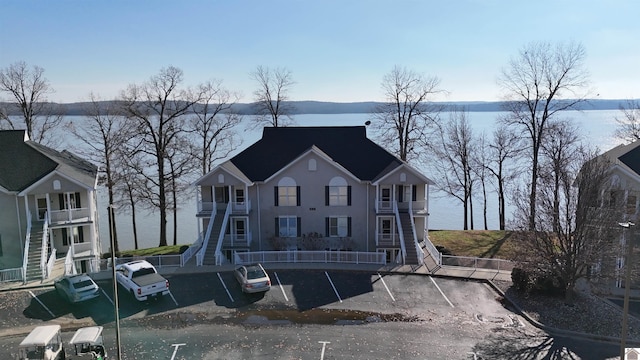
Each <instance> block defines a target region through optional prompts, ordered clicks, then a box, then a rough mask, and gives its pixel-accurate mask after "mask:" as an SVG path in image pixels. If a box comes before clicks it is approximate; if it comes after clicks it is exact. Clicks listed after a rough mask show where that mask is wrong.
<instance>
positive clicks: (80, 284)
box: [73, 280, 91, 289]
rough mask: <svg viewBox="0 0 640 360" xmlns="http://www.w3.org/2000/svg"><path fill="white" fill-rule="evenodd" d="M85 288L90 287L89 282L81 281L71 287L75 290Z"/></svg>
mask: <svg viewBox="0 0 640 360" xmlns="http://www.w3.org/2000/svg"><path fill="white" fill-rule="evenodd" d="M87 286H91V280H82V281H78V282H77V283H73V287H74V288H76V289H82V288H84V287H87Z"/></svg>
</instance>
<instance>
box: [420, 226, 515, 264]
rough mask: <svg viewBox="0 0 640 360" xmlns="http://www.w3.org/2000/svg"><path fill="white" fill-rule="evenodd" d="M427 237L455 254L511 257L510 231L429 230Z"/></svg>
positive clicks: (508, 258)
mask: <svg viewBox="0 0 640 360" xmlns="http://www.w3.org/2000/svg"><path fill="white" fill-rule="evenodd" d="M429 238H430V239H431V242H432V243H433V244H434V245H436V246H442V247H444V248H446V249H447V250H449V251H450V252H451V253H452V254H453V255H457V256H473V257H483V258H496V259H506V260H511V259H513V254H514V248H515V244H514V243H513V239H512V238H511V232H509V231H500V230H430V231H429Z"/></svg>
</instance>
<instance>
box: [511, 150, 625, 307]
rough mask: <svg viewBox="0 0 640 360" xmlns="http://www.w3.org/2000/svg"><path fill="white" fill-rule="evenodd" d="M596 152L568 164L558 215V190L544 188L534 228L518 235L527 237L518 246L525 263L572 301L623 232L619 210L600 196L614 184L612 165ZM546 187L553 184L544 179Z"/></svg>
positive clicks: (578, 154) (582, 152)
mask: <svg viewBox="0 0 640 360" xmlns="http://www.w3.org/2000/svg"><path fill="white" fill-rule="evenodd" d="M596 155H597V154H596V153H595V152H593V151H589V150H585V149H584V148H581V149H579V150H578V151H577V152H575V153H574V157H573V161H572V162H571V163H565V164H564V166H563V169H562V172H563V173H564V175H563V176H562V181H561V185H560V187H561V191H560V192H559V199H560V206H559V207H558V209H559V210H560V211H559V216H558V214H557V213H556V209H555V208H554V206H553V204H554V202H555V201H556V199H555V197H554V196H555V192H554V190H553V189H548V190H547V191H542V192H541V193H540V199H539V200H540V201H539V202H538V203H537V204H538V211H537V212H536V218H535V227H534V231H529V230H528V226H527V228H524V229H522V230H523V231H521V232H518V233H517V234H518V236H519V237H520V238H521V239H520V240H522V241H521V242H520V245H521V246H519V247H518V248H519V251H520V254H519V256H520V259H521V260H523V261H521V266H522V267H523V268H525V269H527V270H528V272H529V273H531V274H533V275H534V276H536V277H541V278H545V279H549V280H551V281H553V282H554V283H555V284H554V285H555V286H557V287H559V288H560V289H562V290H563V291H564V293H565V302H567V303H569V304H570V303H572V302H573V295H574V288H575V285H576V282H577V281H578V279H580V278H583V277H586V276H588V275H589V270H590V268H591V267H592V266H593V265H594V264H596V263H598V262H599V261H600V260H602V257H603V256H604V255H605V254H608V253H612V251H617V250H618V249H613V248H614V247H615V246H612V244H611V241H610V239H611V238H614V237H615V236H616V235H619V231H620V230H619V227H617V226H615V225H614V226H612V225H613V224H616V223H617V221H619V219H621V217H620V211H619V210H618V209H617V208H615V207H614V208H611V207H609V206H602V205H603V202H602V199H601V194H603V192H604V193H606V192H607V188H609V187H610V186H611V174H610V169H611V163H610V162H609V161H608V160H607V159H605V158H603V157H597V156H596ZM547 185H551V186H552V187H553V186H554V184H553V182H543V183H541V186H542V187H546V186H547ZM522 215H523V218H526V219H525V221H524V222H523V225H528V224H526V223H527V222H528V218H529V214H528V213H526V214H522ZM555 219H558V220H559V222H558V224H554V221H555ZM554 226H555V227H556V229H554ZM554 230H555V231H554ZM591 275H592V276H593V274H591Z"/></svg>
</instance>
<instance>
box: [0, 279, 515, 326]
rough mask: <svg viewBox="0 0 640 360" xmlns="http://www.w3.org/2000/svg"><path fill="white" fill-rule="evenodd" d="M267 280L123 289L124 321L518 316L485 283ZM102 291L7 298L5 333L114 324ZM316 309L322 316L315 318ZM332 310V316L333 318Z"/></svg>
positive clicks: (105, 288) (49, 291)
mask: <svg viewBox="0 0 640 360" xmlns="http://www.w3.org/2000/svg"><path fill="white" fill-rule="evenodd" d="M268 274H269V276H270V278H271V281H272V286H271V290H270V291H268V292H266V293H258V294H244V293H243V292H242V291H241V290H240V286H239V284H238V283H237V282H236V280H235V278H234V277H233V274H232V273H231V272H213V273H201V274H179V275H178V274H176V275H173V276H168V277H167V278H168V279H169V281H170V289H171V295H170V296H165V297H164V298H163V299H161V300H158V301H151V302H138V301H136V300H135V299H134V298H133V297H132V296H131V295H130V294H128V293H124V292H122V291H121V292H120V293H119V309H120V312H119V314H120V318H121V320H126V319H129V318H141V317H145V316H149V315H154V314H161V313H164V312H171V311H176V310H186V309H190V310H193V311H203V312H207V313H212V314H225V313H226V314H228V313H230V312H235V313H237V312H242V313H243V314H246V315H247V316H249V314H255V313H260V316H262V317H264V318H266V319H270V318H273V319H272V320H279V321H282V320H287V321H291V322H307V323H314V322H315V323H327V322H328V321H329V322H331V321H358V320H362V319H364V318H366V317H370V316H374V317H375V316H378V317H391V316H395V319H396V320H402V319H404V320H406V321H412V320H424V319H431V318H434V317H436V316H442V315H443V314H444V315H445V316H446V314H455V316H462V317H466V318H467V320H469V321H474V319H475V321H482V319H494V321H503V322H504V323H505V324H507V323H509V321H510V319H512V318H514V317H515V315H514V314H513V313H512V312H511V311H509V310H508V309H505V308H504V307H503V306H502V304H501V302H500V301H499V299H497V296H496V293H495V292H493V290H492V289H491V288H490V287H489V286H488V285H486V284H484V283H481V282H475V281H463V280H454V279H444V278H433V277H430V276H424V275H401V274H393V275H389V274H387V275H385V274H379V273H364V272H347V271H320V270H285V271H268ZM98 285H99V286H100V288H101V296H100V297H99V298H97V299H93V300H89V301H88V302H86V303H82V304H69V303H67V302H66V301H65V300H64V299H63V298H62V297H61V296H59V295H58V294H57V293H56V292H55V290H54V289H53V288H52V287H50V288H41V289H32V290H22V291H14V292H6V293H0V302H2V303H4V304H8V303H11V304H13V305H11V308H6V311H2V314H1V315H0V321H1V322H2V326H1V328H3V329H7V328H9V327H16V326H21V325H29V324H32V323H37V322H38V321H48V320H53V319H58V320H60V321H62V320H64V319H67V320H69V321H77V320H85V321H90V322H94V323H96V324H98V325H103V324H108V323H110V322H112V321H113V320H114V313H113V302H114V300H113V293H114V292H113V284H112V283H111V281H110V280H105V281H98ZM9 297H10V298H11V299H8V298H9ZM317 309H322V310H323V312H322V313H320V312H316V313H315V315H313V314H314V313H313V312H312V311H313V310H317ZM330 310H333V313H332V316H327V313H328V312H329V311H330ZM337 310H340V311H339V312H338V311H337ZM305 313H307V314H305ZM301 314H304V315H308V316H301ZM452 316H453V315H452ZM499 319H501V320H499Z"/></svg>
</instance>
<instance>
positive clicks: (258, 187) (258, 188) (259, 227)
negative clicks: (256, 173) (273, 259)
mask: <svg viewBox="0 0 640 360" xmlns="http://www.w3.org/2000/svg"><path fill="white" fill-rule="evenodd" d="M255 184H256V200H258V206H257V213H258V247H259V249H260V251H262V221H260V213H261V212H262V208H261V207H260V184H259V183H255Z"/></svg>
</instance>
